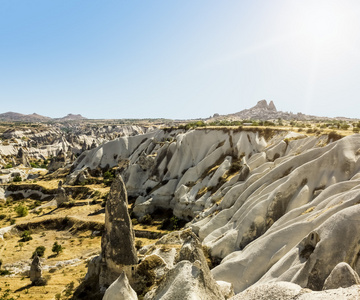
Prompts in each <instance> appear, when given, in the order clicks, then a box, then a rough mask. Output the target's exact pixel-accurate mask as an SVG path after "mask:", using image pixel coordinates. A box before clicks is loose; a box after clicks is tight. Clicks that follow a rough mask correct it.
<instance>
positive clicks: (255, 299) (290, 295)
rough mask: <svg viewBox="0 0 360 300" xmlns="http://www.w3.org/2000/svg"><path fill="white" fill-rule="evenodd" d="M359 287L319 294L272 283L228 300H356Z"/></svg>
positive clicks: (298, 287) (297, 287) (282, 283)
mask: <svg viewBox="0 0 360 300" xmlns="http://www.w3.org/2000/svg"><path fill="white" fill-rule="evenodd" d="M359 293H360V287H359V286H356V285H354V286H352V287H348V288H339V289H332V290H326V291H321V292H315V291H311V290H310V289H303V288H301V287H300V286H299V285H297V284H294V283H290V282H281V281H280V282H274V283H267V284H262V285H255V286H252V287H250V288H248V289H247V290H245V291H243V292H241V293H239V294H237V295H235V296H234V297H232V298H230V299H231V300H273V299H276V300H333V299H341V300H342V299H343V300H357V299H359Z"/></svg>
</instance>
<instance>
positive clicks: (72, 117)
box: [56, 114, 87, 121]
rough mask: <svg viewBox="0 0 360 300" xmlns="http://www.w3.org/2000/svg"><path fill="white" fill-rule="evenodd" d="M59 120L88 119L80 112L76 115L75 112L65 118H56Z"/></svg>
mask: <svg viewBox="0 0 360 300" xmlns="http://www.w3.org/2000/svg"><path fill="white" fill-rule="evenodd" d="M56 120H57V121H78V120H87V118H85V117H83V116H82V115H80V114H77V115H74V114H68V115H67V116H65V117H63V118H59V119H56Z"/></svg>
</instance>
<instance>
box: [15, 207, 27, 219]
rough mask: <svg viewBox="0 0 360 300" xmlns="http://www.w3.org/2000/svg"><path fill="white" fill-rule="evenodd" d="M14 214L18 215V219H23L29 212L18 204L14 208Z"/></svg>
mask: <svg viewBox="0 0 360 300" xmlns="http://www.w3.org/2000/svg"><path fill="white" fill-rule="evenodd" d="M15 212H16V214H17V215H18V217H25V216H27V215H28V213H29V210H28V208H27V207H26V206H25V205H23V204H19V205H18V206H16V207H15Z"/></svg>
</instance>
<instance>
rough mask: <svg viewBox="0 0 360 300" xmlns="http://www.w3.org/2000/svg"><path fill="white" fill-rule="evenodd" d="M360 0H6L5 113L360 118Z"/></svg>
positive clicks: (0, 91) (2, 25)
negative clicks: (268, 113)
mask: <svg viewBox="0 0 360 300" xmlns="http://www.w3.org/2000/svg"><path fill="white" fill-rule="evenodd" d="M359 16H360V2H358V1H351V0H348V1H333V0H330V1H323V0H319V1H310V0H305V1H285V0H282V1H280V0H274V1H265V0H262V1H257V0H255V1H227V2H220V1H213V0H208V1H204V0H200V1H196V2H193V1H178V2H169V1H156V2H155V1H131V2H130V1H106V2H98V1H93V0H90V1H86V2H80V1H57V0H54V1H44V0H38V1H37V0H34V1H31V2H25V1H20V2H14V1H2V2H0V36H1V45H0V55H1V60H0V62H1V65H0V70H1V71H0V99H1V109H0V113H5V112H9V111H12V112H18V113H22V114H32V113H37V114H40V115H43V116H48V117H52V118H59V117H63V116H66V115H67V114H68V113H72V114H81V115H82V116H84V117H86V118H89V119H124V118H129V119H130V118H136V119H141V118H168V119H192V118H207V117H209V116H211V115H213V114H214V113H219V114H221V115H223V114H230V113H234V112H239V111H241V110H243V109H247V108H250V107H252V106H254V105H256V103H257V102H258V101H259V100H262V99H266V100H267V101H268V102H269V101H271V100H272V101H274V103H275V105H276V107H277V109H278V110H281V111H284V112H286V111H288V112H293V113H295V114H296V113H297V112H301V113H304V114H308V115H316V116H324V117H350V118H359V117H360V116H359V113H358V112H359V111H360V104H359V101H358V100H356V99H357V97H358V95H359V94H360V87H359V84H358V82H359V80H358V79H359V78H360V51H359V50H360V33H359V30H358V28H359V25H360V18H359Z"/></svg>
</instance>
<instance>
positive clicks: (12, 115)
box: [0, 111, 87, 122]
mask: <svg viewBox="0 0 360 300" xmlns="http://www.w3.org/2000/svg"><path fill="white" fill-rule="evenodd" d="M86 119H87V118H85V117H83V116H82V115H80V114H78V115H74V114H68V115H67V116H65V117H62V118H55V119H53V118H50V117H45V116H42V115H39V114H36V113H33V114H30V115H24V114H20V113H16V112H11V111H10V112H6V113H2V114H0V121H3V122H49V121H58V122H62V121H74V120H75V121H76V120H86Z"/></svg>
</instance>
